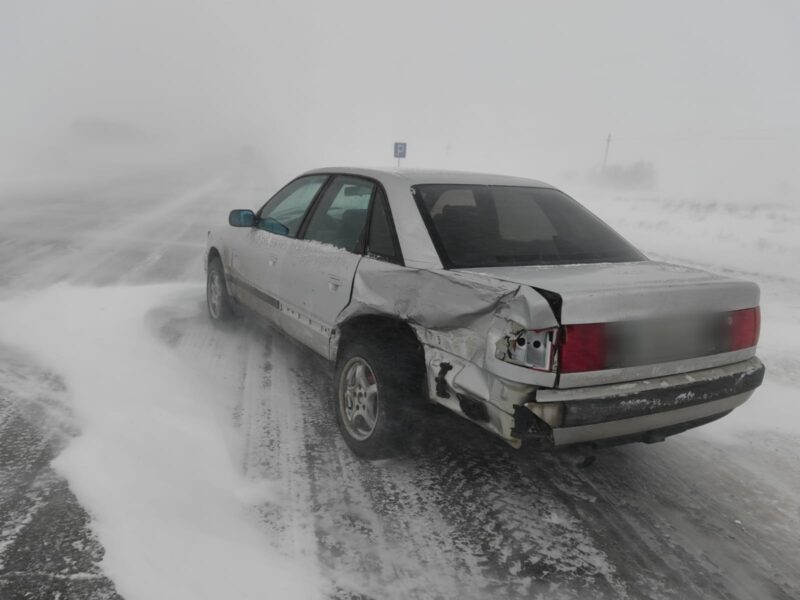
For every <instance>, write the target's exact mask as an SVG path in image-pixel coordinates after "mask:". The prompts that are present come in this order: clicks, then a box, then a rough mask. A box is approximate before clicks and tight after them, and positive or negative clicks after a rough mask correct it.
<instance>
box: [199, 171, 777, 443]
mask: <svg viewBox="0 0 800 600" xmlns="http://www.w3.org/2000/svg"><path fill="white" fill-rule="evenodd" d="M205 265H206V272H207V298H208V309H209V313H210V316H211V319H212V320H214V321H224V320H227V319H229V318H231V317H233V316H235V315H236V314H239V313H240V312H241V311H242V310H246V311H247V312H249V313H253V314H255V315H258V317H259V318H263V319H266V320H268V321H269V322H271V323H272V324H274V325H275V326H277V327H278V328H279V329H281V330H282V331H284V332H285V333H287V334H288V335H290V336H291V337H293V338H295V339H297V340H299V341H300V342H301V343H303V344H305V345H306V346H308V347H309V348H311V349H312V350H313V351H314V352H317V353H319V354H321V355H322V356H324V357H325V358H327V359H329V360H331V361H334V362H335V365H336V378H335V386H336V390H335V398H336V403H335V412H336V418H337V421H338V423H339V427H340V430H341V432H342V435H343V436H344V439H345V441H346V442H347V444H348V445H349V447H350V448H351V449H352V450H353V451H354V452H355V453H356V454H358V455H360V456H362V457H366V458H381V457H385V456H387V455H390V454H391V453H392V452H393V451H395V450H396V449H397V448H398V445H399V444H400V443H401V442H402V440H403V438H404V432H406V431H407V429H408V427H412V426H413V424H414V420H415V419H420V418H424V414H425V412H424V411H419V410H409V408H410V407H411V405H412V404H414V403H419V402H420V401H424V402H430V403H435V404H440V405H442V406H445V407H447V408H448V409H450V410H451V411H453V412H455V413H456V414H458V415H461V416H462V417H464V418H466V419H469V420H470V421H473V422H474V423H476V424H477V425H479V426H481V427H483V428H485V429H487V430H489V431H491V432H492V433H494V434H496V435H497V436H499V437H501V438H502V439H504V440H505V441H506V442H508V443H509V444H511V445H512V446H514V447H517V448H518V447H520V446H522V445H523V444H525V445H531V446H534V447H536V448H543V449H545V448H554V447H560V446H567V445H573V444H586V445H589V446H591V447H598V446H603V445H611V444H619V443H625V442H632V441H643V442H656V441H661V440H663V439H664V438H665V437H666V436H669V435H672V434H675V433H679V432H681V431H684V430H686V429H689V428H691V427H696V426H698V425H702V424H704V423H708V422H710V421H713V420H714V419H718V418H719V417H722V416H724V415H726V414H727V413H729V412H730V411H732V410H733V409H734V408H736V407H737V406H739V405H741V404H742V403H743V402H745V401H746V400H747V399H748V398H749V397H750V395H751V394H752V392H753V390H754V389H755V388H756V387H758V386H759V385H760V384H761V382H762V380H763V377H764V366H763V365H762V363H761V362H760V361H759V359H758V358H756V356H755V352H756V343H757V341H758V335H759V328H760V313H759V288H758V286H757V285H756V284H754V283H750V282H746V281H738V280H734V279H729V278H725V277H721V276H717V275H712V274H709V273H705V272H703V271H699V270H697V269H692V268H687V267H683V266H679V265H674V264H667V263H663V262H657V261H653V260H649V259H648V258H647V257H646V256H644V255H643V254H642V253H641V252H640V251H638V250H637V249H636V248H634V247H633V246H632V245H631V244H630V243H628V242H627V241H625V240H624V239H623V238H622V237H620V236H619V235H618V234H617V233H615V232H614V231H613V230H612V229H611V228H610V227H609V226H608V225H606V224H605V223H603V222H602V221H600V220H599V219H598V218H597V217H595V216H594V215H593V214H592V213H590V212H589V211H588V210H586V209H585V208H584V207H583V206H581V205H580V204H578V203H577V202H576V201H575V200H573V199H572V198H570V197H569V196H567V195H566V194H565V193H563V192H561V191H559V190H557V189H555V188H554V187H552V186H550V185H547V184H545V183H542V182H540V181H533V180H529V179H522V178H516V177H504V176H495V175H481V174H473V173H455V172H437V171H412V170H405V169H404V170H375V169H353V168H347V169H320V170H315V171H310V172H308V173H305V174H303V175H301V176H300V177H298V178H296V179H294V180H293V181H291V182H290V183H289V184H288V185H286V186H285V187H284V188H282V189H281V190H280V191H278V193H276V194H275V195H274V196H273V197H272V198H271V199H270V200H269V201H268V202H267V203H266V204H264V206H262V207H261V208H259V209H258V210H257V211H255V212H253V211H252V210H235V211H233V212H231V213H230V216H229V226H225V227H220V228H218V229H215V230H213V231H210V232H209V234H208V246H207V252H206V257H205Z"/></svg>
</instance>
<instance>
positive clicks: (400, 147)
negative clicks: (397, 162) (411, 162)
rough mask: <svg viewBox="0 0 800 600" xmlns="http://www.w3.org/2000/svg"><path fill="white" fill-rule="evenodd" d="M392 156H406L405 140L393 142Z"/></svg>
mask: <svg viewBox="0 0 800 600" xmlns="http://www.w3.org/2000/svg"><path fill="white" fill-rule="evenodd" d="M394 157H395V158H405V157H406V143H405V142H395V143H394Z"/></svg>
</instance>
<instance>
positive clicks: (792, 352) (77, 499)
mask: <svg viewBox="0 0 800 600" xmlns="http://www.w3.org/2000/svg"><path fill="white" fill-rule="evenodd" d="M251 196H252V194H251V192H249V191H248V190H247V188H246V186H243V185H242V183H241V180H240V179H237V178H236V177H231V176H220V177H208V178H207V179H206V180H205V181H197V180H193V181H187V180H186V179H184V178H181V177H177V176H174V177H173V176H169V175H165V174H162V175H161V176H159V177H158V178H151V177H142V178H140V179H133V180H128V181H121V182H117V183H116V184H113V185H105V186H102V187H101V186H97V187H91V186H83V187H81V186H76V187H74V188H73V189H70V190H69V192H67V193H64V192H56V191H47V190H39V191H34V190H31V191H29V192H27V193H25V194H21V193H14V194H10V193H9V194H5V195H4V196H2V197H0V211H2V212H0V265H2V269H0V597H1V598H3V599H4V600H5V599H6V598H9V599H10V598H51V597H58V596H57V594H60V597H62V598H63V597H71V598H115V597H117V595H121V596H122V597H125V598H127V599H128V600H136V599H137V598H145V599H155V598H169V599H170V600H175V599H178V598H187V599H189V598H191V599H195V598H214V599H215V600H216V599H218V598H220V597H227V598H237V599H238V598H270V597H276V598H278V597H279V598H290V597H297V598H313V597H321V598H326V597H335V598H382V599H383V598H453V597H461V598H514V597H526V598H536V597H542V598H545V597H546V598H562V597H563V598H676V599H678V598H681V599H682V598H726V599H727V598H730V599H750V598H786V599H790V598H797V597H800V409H798V408H797V406H796V405H795V404H794V403H793V401H794V400H796V395H797V391H796V390H797V388H798V386H800V359H798V356H800V352H798V350H800V342H798V340H800V326H799V325H798V319H797V317H796V315H797V314H798V313H799V312H800V306H798V305H800V300H798V299H800V262H799V261H800V246H798V242H797V241H796V240H795V238H794V236H793V235H792V231H794V230H796V226H797V224H798V223H800V209H798V208H797V207H794V206H791V205H780V204H778V205H773V204H769V205H766V206H765V207H763V210H760V211H755V212H752V211H751V212H748V211H746V210H744V209H741V210H737V209H736V207H730V206H727V205H722V206H720V205H717V204H714V205H713V206H711V205H709V204H703V203H699V204H698V203H690V202H683V203H681V202H674V203H672V204H670V203H669V202H666V201H663V200H655V199H647V200H643V199H641V198H638V199H633V198H631V197H623V198H618V197H616V196H611V195H608V196H607V197H604V198H603V199H602V201H601V200H599V199H598V200H597V201H596V202H592V201H591V197H590V196H589V195H588V194H585V195H582V196H581V195H579V196H578V198H579V199H581V200H583V201H585V202H586V203H587V204H588V205H589V206H590V207H591V208H592V209H593V210H595V211H597V212H599V213H600V214H601V216H603V217H604V218H606V219H607V220H608V221H609V222H610V223H611V224H612V225H614V226H615V227H617V228H618V229H619V230H620V231H622V232H623V233H624V234H625V235H626V236H628V237H629V238H630V239H631V240H632V241H633V242H634V243H636V244H638V245H639V246H640V247H642V248H643V249H644V250H645V251H646V252H648V253H651V254H656V255H658V256H660V257H663V256H667V257H670V258H671V259H674V260H680V261H684V262H691V263H693V264H699V265H703V266H705V267H706V268H709V269H711V270H716V271H720V272H734V273H745V274H746V275H745V276H747V277H748V278H754V279H756V280H757V281H758V282H759V283H760V284H761V286H762V291H763V302H762V306H763V310H764V329H763V336H762V344H761V350H760V355H761V356H762V358H763V359H764V361H765V362H766V363H767V368H768V378H767V382H766V383H765V386H764V387H763V388H762V389H761V390H759V391H758V392H757V393H756V395H755V396H754V398H753V399H752V400H751V401H750V402H749V403H748V404H746V405H745V406H744V407H742V408H741V409H739V410H738V411H736V412H735V413H734V414H733V415H731V416H729V417H727V418H726V419H723V420H722V421H720V422H718V423H714V424H711V425H709V426H707V427H705V428H702V429H699V430H695V431H693V432H689V433H687V434H684V435H681V436H678V437H675V438H671V439H670V440H668V441H667V442H666V443H663V444H655V445H652V446H646V445H641V444H638V445H633V446H625V447H621V448H615V449H610V450H606V451H603V452H602V453H600V455H599V459H598V461H597V462H596V463H595V465H594V466H592V467H591V468H589V469H578V468H576V466H575V465H576V463H577V462H578V461H579V459H580V458H581V457H580V456H578V455H575V454H571V453H559V454H532V453H530V452H517V451H514V450H512V449H510V448H508V447H506V446H505V445H504V444H503V443H502V442H500V441H498V440H496V439H494V438H492V437H491V436H489V435H488V434H486V433H484V432H483V431H482V430H481V429H478V428H476V427H474V426H472V425H471V424H470V423H467V422H465V421H462V420H458V419H457V418H456V417H454V416H452V415H449V414H445V413H440V412H435V411H431V412H426V413H424V414H421V415H420V417H421V419H420V421H421V422H420V428H419V431H418V432H417V433H416V435H415V437H414V439H411V440H409V443H408V447H409V451H408V454H407V456H405V457H403V458H400V459H396V460H390V461H383V462H378V463H366V462H363V461H360V460H357V459H356V458H355V457H354V456H353V455H352V454H351V453H350V452H349V451H348V449H347V448H346V446H345V445H344V442H343V441H342V440H341V439H340V437H339V434H338V432H337V430H336V425H335V422H334V418H333V414H332V410H331V403H332V398H331V376H332V373H331V369H330V367H329V366H328V365H327V364H326V363H325V362H324V361H322V360H321V359H320V358H318V357H317V356H315V355H313V354H312V353H310V352H309V351H306V350H304V349H303V348H301V347H299V346H298V345H297V344H295V343H293V342H291V341H289V340H287V339H286V338H284V337H282V336H280V335H277V334H274V333H273V332H271V331H270V330H267V329H263V328H260V327H256V326H254V325H253V324H252V323H249V322H242V323H240V324H238V325H237V326H235V327H234V328H232V329H230V330H221V329H218V328H215V327H212V326H211V324H210V323H209V322H208V320H207V319H206V316H205V308H204V289H203V274H202V263H201V257H202V250H203V247H204V240H205V232H206V229H207V228H208V226H209V225H210V224H211V223H220V222H224V220H225V218H226V217H225V215H226V213H227V210H228V209H229V208H232V207H235V206H234V205H237V204H239V205H242V206H239V207H243V206H246V205H247V204H248V203H249V202H248V201H249V200H250V197H251ZM598 198H599V197H598ZM253 202H254V203H255V201H253ZM750 232H755V233H754V234H753V235H749V233H750Z"/></svg>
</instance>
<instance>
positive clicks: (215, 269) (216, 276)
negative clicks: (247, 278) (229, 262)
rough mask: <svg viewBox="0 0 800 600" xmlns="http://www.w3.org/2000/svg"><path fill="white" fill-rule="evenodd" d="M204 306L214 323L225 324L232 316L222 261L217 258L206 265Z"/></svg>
mask: <svg viewBox="0 0 800 600" xmlns="http://www.w3.org/2000/svg"><path fill="white" fill-rule="evenodd" d="M206 306H208V316H209V317H211V320H212V321H214V322H215V323H225V322H227V321H230V320H231V319H232V318H233V316H234V313H233V304H232V301H231V297H230V296H229V295H228V287H227V286H226V285H225V271H224V270H223V268H222V261H221V260H220V259H219V257H217V256H215V257H214V258H212V259H211V261H210V262H209V263H208V275H207V277H206Z"/></svg>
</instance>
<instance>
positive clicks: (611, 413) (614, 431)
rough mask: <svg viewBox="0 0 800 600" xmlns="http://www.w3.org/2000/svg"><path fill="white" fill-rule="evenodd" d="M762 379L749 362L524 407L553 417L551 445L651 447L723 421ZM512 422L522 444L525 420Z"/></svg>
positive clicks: (539, 398) (580, 391) (563, 394)
mask: <svg viewBox="0 0 800 600" xmlns="http://www.w3.org/2000/svg"><path fill="white" fill-rule="evenodd" d="M763 379H764V365H763V364H762V363H761V361H760V360H758V358H755V357H753V358H751V359H749V360H746V361H742V362H739V363H735V364H732V365H726V366H724V367H716V368H713V369H706V370H703V371H694V372H691V373H684V374H680V375H672V376H669V377H662V378H658V379H649V380H642V381H636V382H630V383H625V384H615V385H604V386H594V387H590V388H577V389H571V390H539V391H538V392H537V395H536V401H535V402H528V403H526V404H525V405H524V406H525V408H527V409H528V410H529V411H530V412H531V413H533V414H537V415H557V416H556V417H551V418H550V419H549V422H548V425H550V427H551V428H552V443H553V445H555V446H566V445H570V444H578V443H597V445H603V442H605V443H606V444H607V443H609V442H611V443H624V442H629V441H646V442H652V441H660V440H662V439H664V437H666V436H668V435H673V434H675V433H679V432H681V431H685V430H686V429H689V428H691V427H696V426H698V425H702V424H704V423H707V422H709V421H712V420H714V419H715V418H718V417H721V416H724V415H725V414H727V413H729V412H730V411H732V410H733V409H734V408H736V407H737V406H740V405H741V404H743V403H744V402H745V401H746V400H747V399H748V398H749V397H750V396H751V394H752V393H753V390H755V389H756V388H757V387H758V386H759V385H761V382H762V381H763ZM556 407H558V409H556ZM545 408H546V410H545ZM515 417H516V420H517V422H518V426H516V427H515V430H516V431H515V436H516V437H519V438H521V439H523V440H524V439H525V437H526V436H525V433H523V432H527V431H531V428H530V427H529V426H521V425H522V424H521V423H519V421H520V420H524V419H525V418H526V415H525V414H524V413H522V412H521V411H518V412H517V414H516V415H515ZM546 420H547V419H546ZM531 433H532V435H531V437H537V438H539V439H540V438H541V429H539V430H538V431H537V430H536V428H534V430H533V431H532V432H531ZM615 441H616V442H615Z"/></svg>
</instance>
